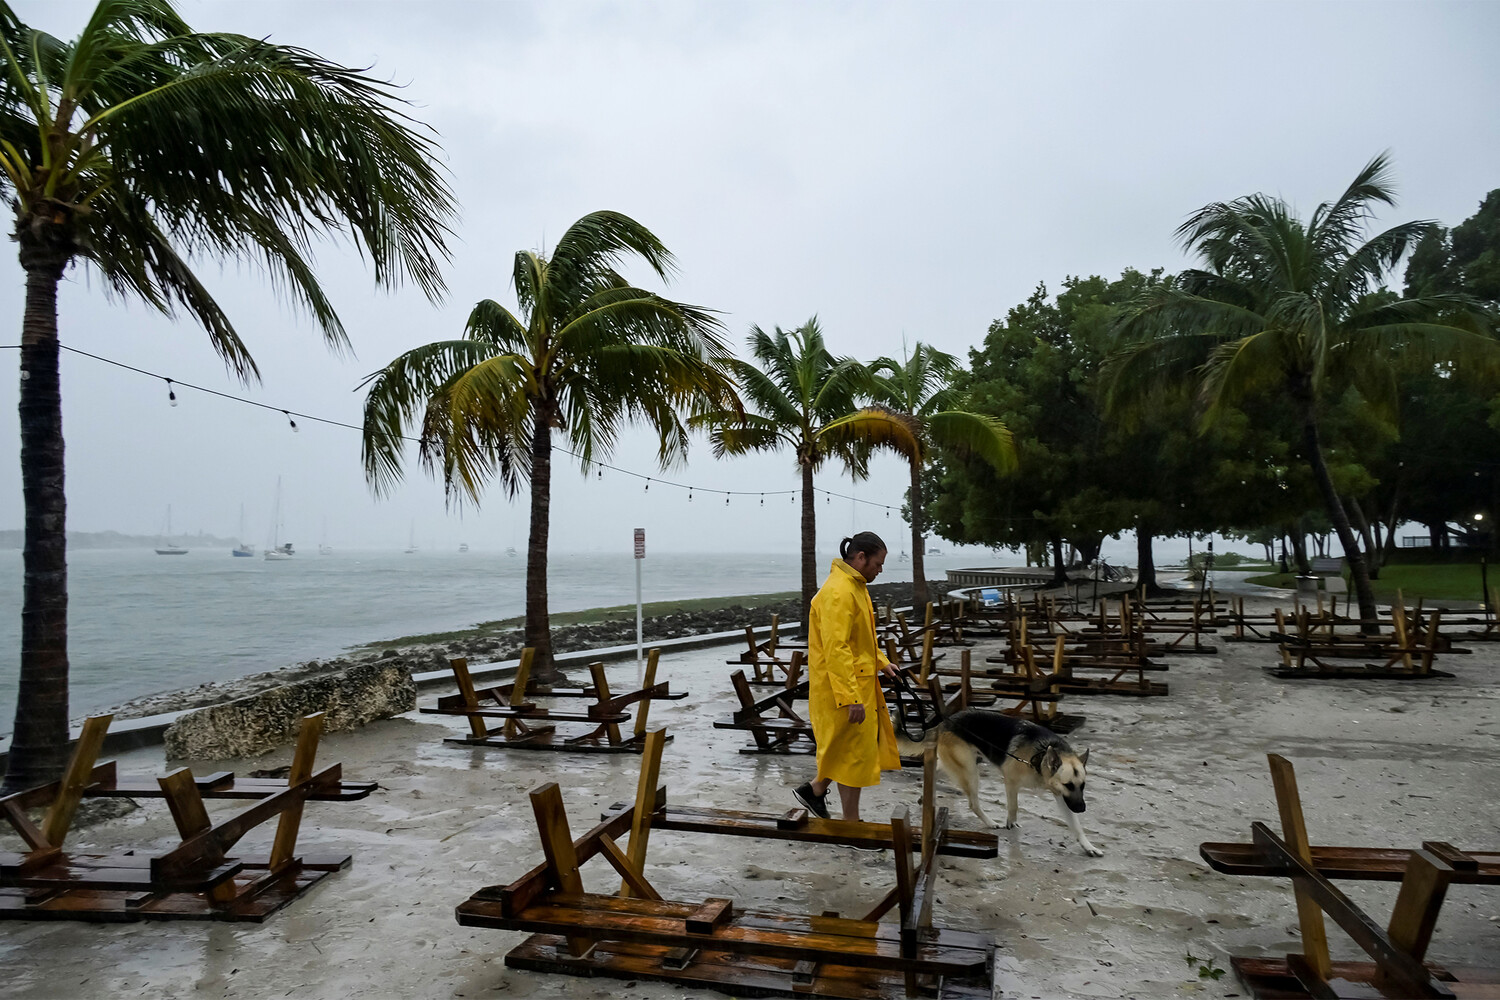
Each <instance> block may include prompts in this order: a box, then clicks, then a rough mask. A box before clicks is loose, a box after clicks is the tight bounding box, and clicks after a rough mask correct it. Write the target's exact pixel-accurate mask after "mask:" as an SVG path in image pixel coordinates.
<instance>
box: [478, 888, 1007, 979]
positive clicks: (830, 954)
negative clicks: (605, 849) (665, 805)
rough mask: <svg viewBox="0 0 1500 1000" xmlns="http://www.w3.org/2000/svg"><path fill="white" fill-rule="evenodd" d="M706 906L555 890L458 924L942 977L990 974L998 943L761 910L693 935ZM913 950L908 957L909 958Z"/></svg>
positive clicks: (487, 904) (488, 906)
mask: <svg viewBox="0 0 1500 1000" xmlns="http://www.w3.org/2000/svg"><path fill="white" fill-rule="evenodd" d="M697 906H698V904H693V903H678V902H673V901H662V902H657V901H653V900H640V899H621V898H620V897H617V896H596V895H589V894H572V893H560V892H551V893H547V894H545V895H544V896H541V897H538V898H537V899H536V900H535V901H533V903H532V904H531V905H529V906H527V907H526V908H525V909H524V910H523V911H521V912H520V913H519V914H518V915H517V916H514V917H507V916H504V915H503V914H502V912H501V909H502V908H501V907H500V905H499V904H497V903H495V902H491V901H487V900H476V899H473V898H471V899H469V900H468V901H466V902H464V903H461V904H459V907H458V914H457V915H458V922H459V923H460V924H462V925H464V926H470V927H494V928H499V929H503V930H530V931H534V932H540V933H546V934H562V935H566V936H568V937H570V938H579V937H586V938H589V939H591V940H608V941H636V942H641V943H645V944H658V945H664V946H671V947H693V946H696V947H703V948H714V949H720V950H725V951H734V952H739V953H742V954H749V955H767V956H773V957H777V958H787V959H793V960H795V961H802V960H809V961H815V962H840V961H842V962H844V963H846V964H851V965H862V966H865V967H868V968H883V969H893V970H900V971H903V972H904V971H907V970H912V971H917V972H923V973H930V974H934V975H944V974H950V973H951V974H956V975H966V974H967V975H972V974H975V973H978V972H982V971H983V970H984V969H985V967H986V966H987V964H988V962H989V959H990V955H991V954H992V952H993V950H994V944H993V940H992V939H991V938H989V937H986V936H982V935H979V934H975V933H972V932H969V931H955V930H949V929H946V928H933V929H932V930H931V931H930V932H929V933H925V934H924V935H923V936H922V939H921V940H920V941H919V942H917V944H916V946H915V948H906V949H904V948H903V947H902V941H901V928H900V927H897V926H895V925H894V924H880V923H871V922H867V921H859V920H850V919H847V918H843V917H814V916H787V915H783V914H776V913H767V912H762V911H756V910H749V911H739V912H736V913H735V914H734V915H733V916H732V917H731V918H730V920H729V921H728V922H727V923H726V924H724V925H722V926H720V927H718V928H716V929H715V931H714V932H713V933H712V934H693V933H690V932H688V931H686V930H685V927H684V921H685V920H686V919H687V918H688V917H689V916H690V915H691V914H693V913H694V912H695V911H696V909H697ZM904 951H905V952H909V953H908V954H903V952H904Z"/></svg>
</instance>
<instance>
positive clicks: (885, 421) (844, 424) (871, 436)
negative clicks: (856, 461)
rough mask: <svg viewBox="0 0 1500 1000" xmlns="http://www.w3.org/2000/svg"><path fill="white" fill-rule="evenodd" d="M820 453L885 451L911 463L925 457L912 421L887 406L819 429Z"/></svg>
mask: <svg viewBox="0 0 1500 1000" xmlns="http://www.w3.org/2000/svg"><path fill="white" fill-rule="evenodd" d="M815 440H816V443H817V445H818V447H819V449H820V450H822V451H824V452H833V453H840V452H843V453H846V454H847V453H848V452H849V451H850V450H851V449H854V448H857V447H861V446H862V447H866V448H884V449H886V450H889V451H894V452H895V453H896V454H898V455H900V456H902V457H903V458H906V459H907V460H909V461H913V462H920V461H922V458H923V455H924V449H923V447H922V440H921V435H920V433H919V431H918V428H917V427H916V426H915V424H914V422H913V421H912V419H911V418H910V417H908V416H906V415H905V414H901V413H897V412H895V411H894V410H890V409H887V408H886V407H883V406H865V407H861V408H860V409H858V410H856V411H855V412H853V413H850V414H847V415H846V416H842V417H839V418H838V419H837V420H833V421H830V422H828V423H826V424H824V425H823V426H822V427H820V428H819V429H818V432H817V435H816V438H815Z"/></svg>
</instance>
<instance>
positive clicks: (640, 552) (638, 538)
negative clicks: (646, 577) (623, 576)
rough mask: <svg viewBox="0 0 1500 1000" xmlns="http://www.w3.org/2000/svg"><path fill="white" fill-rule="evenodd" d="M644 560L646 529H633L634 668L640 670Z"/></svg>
mask: <svg viewBox="0 0 1500 1000" xmlns="http://www.w3.org/2000/svg"><path fill="white" fill-rule="evenodd" d="M645 558H646V529H645V528H636V529H635V667H636V670H637V671H639V670H640V669H641V655H642V654H641V646H642V642H641V560H643V559H645Z"/></svg>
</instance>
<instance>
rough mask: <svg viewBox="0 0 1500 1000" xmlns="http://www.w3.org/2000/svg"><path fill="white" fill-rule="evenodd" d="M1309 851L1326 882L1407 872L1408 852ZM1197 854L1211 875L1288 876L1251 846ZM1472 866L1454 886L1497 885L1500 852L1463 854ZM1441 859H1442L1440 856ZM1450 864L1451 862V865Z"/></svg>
mask: <svg viewBox="0 0 1500 1000" xmlns="http://www.w3.org/2000/svg"><path fill="white" fill-rule="evenodd" d="M1311 850H1312V866H1313V867H1314V868H1316V869H1317V870H1318V874H1320V875H1322V876H1323V877H1324V878H1326V879H1332V880H1341V879H1347V880H1350V881H1372V882H1399V881H1401V878H1402V876H1403V875H1404V874H1405V872H1406V862H1407V859H1408V858H1410V857H1411V851H1410V850H1405V849H1399V848H1384V847H1320V846H1314V847H1312V848H1311ZM1198 853H1199V854H1200V855H1201V856H1202V857H1203V860H1204V861H1206V862H1208V865H1209V867H1211V868H1212V869H1213V870H1214V871H1218V872H1223V873H1224V874H1226V875H1272V876H1283V877H1285V876H1286V875H1287V874H1288V869H1287V867H1286V866H1285V865H1282V864H1279V863H1278V862H1276V861H1275V860H1273V859H1271V858H1270V857H1269V856H1268V855H1266V854H1264V853H1263V852H1262V851H1260V849H1259V848H1258V847H1256V845H1254V844H1240V843H1235V844H1229V843H1206V844H1201V845H1199V848H1198ZM1462 853H1463V857H1465V858H1468V859H1470V860H1471V861H1472V862H1473V864H1472V865H1470V866H1467V867H1460V866H1458V865H1454V869H1455V870H1454V873H1453V883H1454V884H1455V885H1458V884H1465V885H1500V851H1465V852H1462ZM1440 856H1441V855H1440ZM1450 863H1451V862H1450Z"/></svg>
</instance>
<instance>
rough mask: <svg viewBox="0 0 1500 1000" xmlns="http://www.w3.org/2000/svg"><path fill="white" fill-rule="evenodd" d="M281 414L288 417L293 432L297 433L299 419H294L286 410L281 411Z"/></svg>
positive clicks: (287, 420)
mask: <svg viewBox="0 0 1500 1000" xmlns="http://www.w3.org/2000/svg"><path fill="white" fill-rule="evenodd" d="M281 415H282V416H283V417H286V422H287V423H289V424H291V425H292V433H293V434H295V433H297V421H295V420H293V419H292V415H291V414H290V413H288V412H287V411H285V410H282V411H281Z"/></svg>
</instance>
